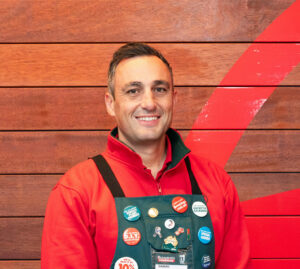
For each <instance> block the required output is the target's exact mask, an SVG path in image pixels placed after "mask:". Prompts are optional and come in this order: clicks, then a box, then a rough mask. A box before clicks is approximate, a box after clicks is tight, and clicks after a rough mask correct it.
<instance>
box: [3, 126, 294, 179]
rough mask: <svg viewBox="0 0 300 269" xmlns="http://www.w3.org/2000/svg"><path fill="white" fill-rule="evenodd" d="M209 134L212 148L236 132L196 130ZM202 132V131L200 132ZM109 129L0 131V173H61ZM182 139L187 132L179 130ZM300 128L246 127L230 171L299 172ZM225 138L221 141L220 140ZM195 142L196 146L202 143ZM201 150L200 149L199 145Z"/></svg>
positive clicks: (97, 148) (100, 144)
mask: <svg viewBox="0 0 300 269" xmlns="http://www.w3.org/2000/svg"><path fill="white" fill-rule="evenodd" d="M195 132H196V134H197V133H199V135H203V134H204V136H208V135H209V134H210V133H212V132H213V133H216V132H217V134H218V135H219V134H220V141H216V144H215V145H214V147H218V145H221V144H222V143H225V142H226V139H228V137H230V135H231V134H233V133H234V132H236V131H224V132H225V133H226V135H223V133H224V132H221V131H195ZM201 132H202V133H201ZM107 134H108V131H103V132H99V131H95V132H88V131H81V132H75V131H70V132H2V133H0V143H1V147H2V150H1V152H0V174H1V173H2V174H8V173H64V172H65V171H66V170H67V169H69V168H70V167H71V166H73V165H75V164H76V163H78V162H80V161H83V160H86V159H87V158H88V157H92V156H94V155H96V154H98V153H99V152H102V151H103V150H104V148H105V145H106V139H107ZM181 134H182V136H183V138H185V137H186V136H187V134H188V131H182V132H181ZM299 136H300V131H272V130H270V131H254V130H246V131H245V133H244V135H243V137H242V138H241V140H240V142H239V143H238V145H237V146H236V148H235V150H234V152H233V154H232V155H231V157H230V159H229V161H228V163H227V165H226V169H227V171H229V172H278V171H281V172H300V170H299V167H300V158H299V153H298V152H297V151H296V150H295V149H297V148H299V147H300V144H299V143H300V139H299ZM223 137H224V139H225V140H224V141H222V139H223ZM198 143H200V142H197V141H196V142H195V147H197V148H199V147H201V145H200V144H199V146H198ZM199 149H200V150H201V148H199Z"/></svg>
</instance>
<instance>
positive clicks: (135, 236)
mask: <svg viewBox="0 0 300 269" xmlns="http://www.w3.org/2000/svg"><path fill="white" fill-rule="evenodd" d="M140 240H141V233H140V232H139V230H138V229H136V228H128V229H126V230H125V231H124V233H123V241H124V242H125V244H127V245H129V246H134V245H137V244H138V243H139V242H140Z"/></svg>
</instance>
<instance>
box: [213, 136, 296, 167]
mask: <svg viewBox="0 0 300 269" xmlns="http://www.w3.org/2000/svg"><path fill="white" fill-rule="evenodd" d="M216 143H218V142H216ZM299 148H300V131H246V132H245V133H244V135H243V136H242V138H241V140H240V141H239V143H238V144H237V146H236V147H235V149H234V150H233V152H232V154H231V156H230V158H229V160H228V162H227V164H226V166H225V169H226V170H227V171H234V172H248V171H251V172H275V171H276V172H279V171H281V172H299V167H300V158H299V157H300V155H299V151H297V150H296V149H299Z"/></svg>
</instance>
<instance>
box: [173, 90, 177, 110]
mask: <svg viewBox="0 0 300 269" xmlns="http://www.w3.org/2000/svg"><path fill="white" fill-rule="evenodd" d="M176 103H177V91H176V90H175V89H173V106H174V105H175V104H176Z"/></svg>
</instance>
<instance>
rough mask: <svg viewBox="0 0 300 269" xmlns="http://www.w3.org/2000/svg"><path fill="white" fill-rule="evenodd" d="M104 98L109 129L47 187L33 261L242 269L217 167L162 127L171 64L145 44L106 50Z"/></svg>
mask: <svg viewBox="0 0 300 269" xmlns="http://www.w3.org/2000/svg"><path fill="white" fill-rule="evenodd" d="M108 89H109V91H108V92H107V93H106V95H105V104H106V108H107V112H108V113H109V114H110V115H111V116H113V117H115V119H116V122H117V127H116V128H115V129H113V130H112V131H111V134H110V135H109V136H108V141H107V148H106V150H105V151H104V152H103V153H102V154H101V155H98V156H95V157H94V158H92V159H89V160H87V161H85V162H82V163H80V164H78V165H76V166H75V167H73V168H72V169H70V170H69V171H68V172H67V173H66V174H65V175H64V176H63V177H62V178H61V180H60V181H59V182H58V184H57V185H56V186H55V188H54V189H53V190H52V192H51V195H50V198H49V202H48V206H47V211H46V217H45V223H44V232H43V242H42V268H55V269H57V268H80V269H81V268H89V269H91V268H114V269H129V268H130V269H137V268H141V269H159V268H164V269H196V268H219V269H227V268H228V269H238V268H247V266H248V262H249V240H248V234H247V231H246V228H245V223H244V219H243V215H242V213H241V210H240V204H239V200H238V196H237V193H236V190H235V188H234V186H233V183H232V181H231V179H230V177H229V176H228V175H227V174H226V172H225V171H224V170H223V169H221V168H219V167H217V166H216V165H214V164H212V163H211V162H209V161H207V160H205V159H202V158H201V157H200V156H196V155H194V154H193V153H192V152H190V150H189V149H188V148H186V147H185V145H184V143H183V142H182V140H181V137H180V135H179V134H178V133H177V132H176V131H175V130H173V129H171V128H170V125H171V122H172V114H173V106H174V104H175V96H176V91H175V90H174V88H173V75H172V69H171V67H170V65H169V63H168V62H167V60H166V59H165V58H164V57H163V56H162V55H161V54H160V53H159V52H158V51H157V50H155V49H154V48H152V47H150V46H148V45H145V44H141V43H129V44H127V45H125V46H122V47H121V48H120V49H119V50H117V51H116V52H115V53H114V56H113V59H112V61H111V63H110V68H109V74H108Z"/></svg>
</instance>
